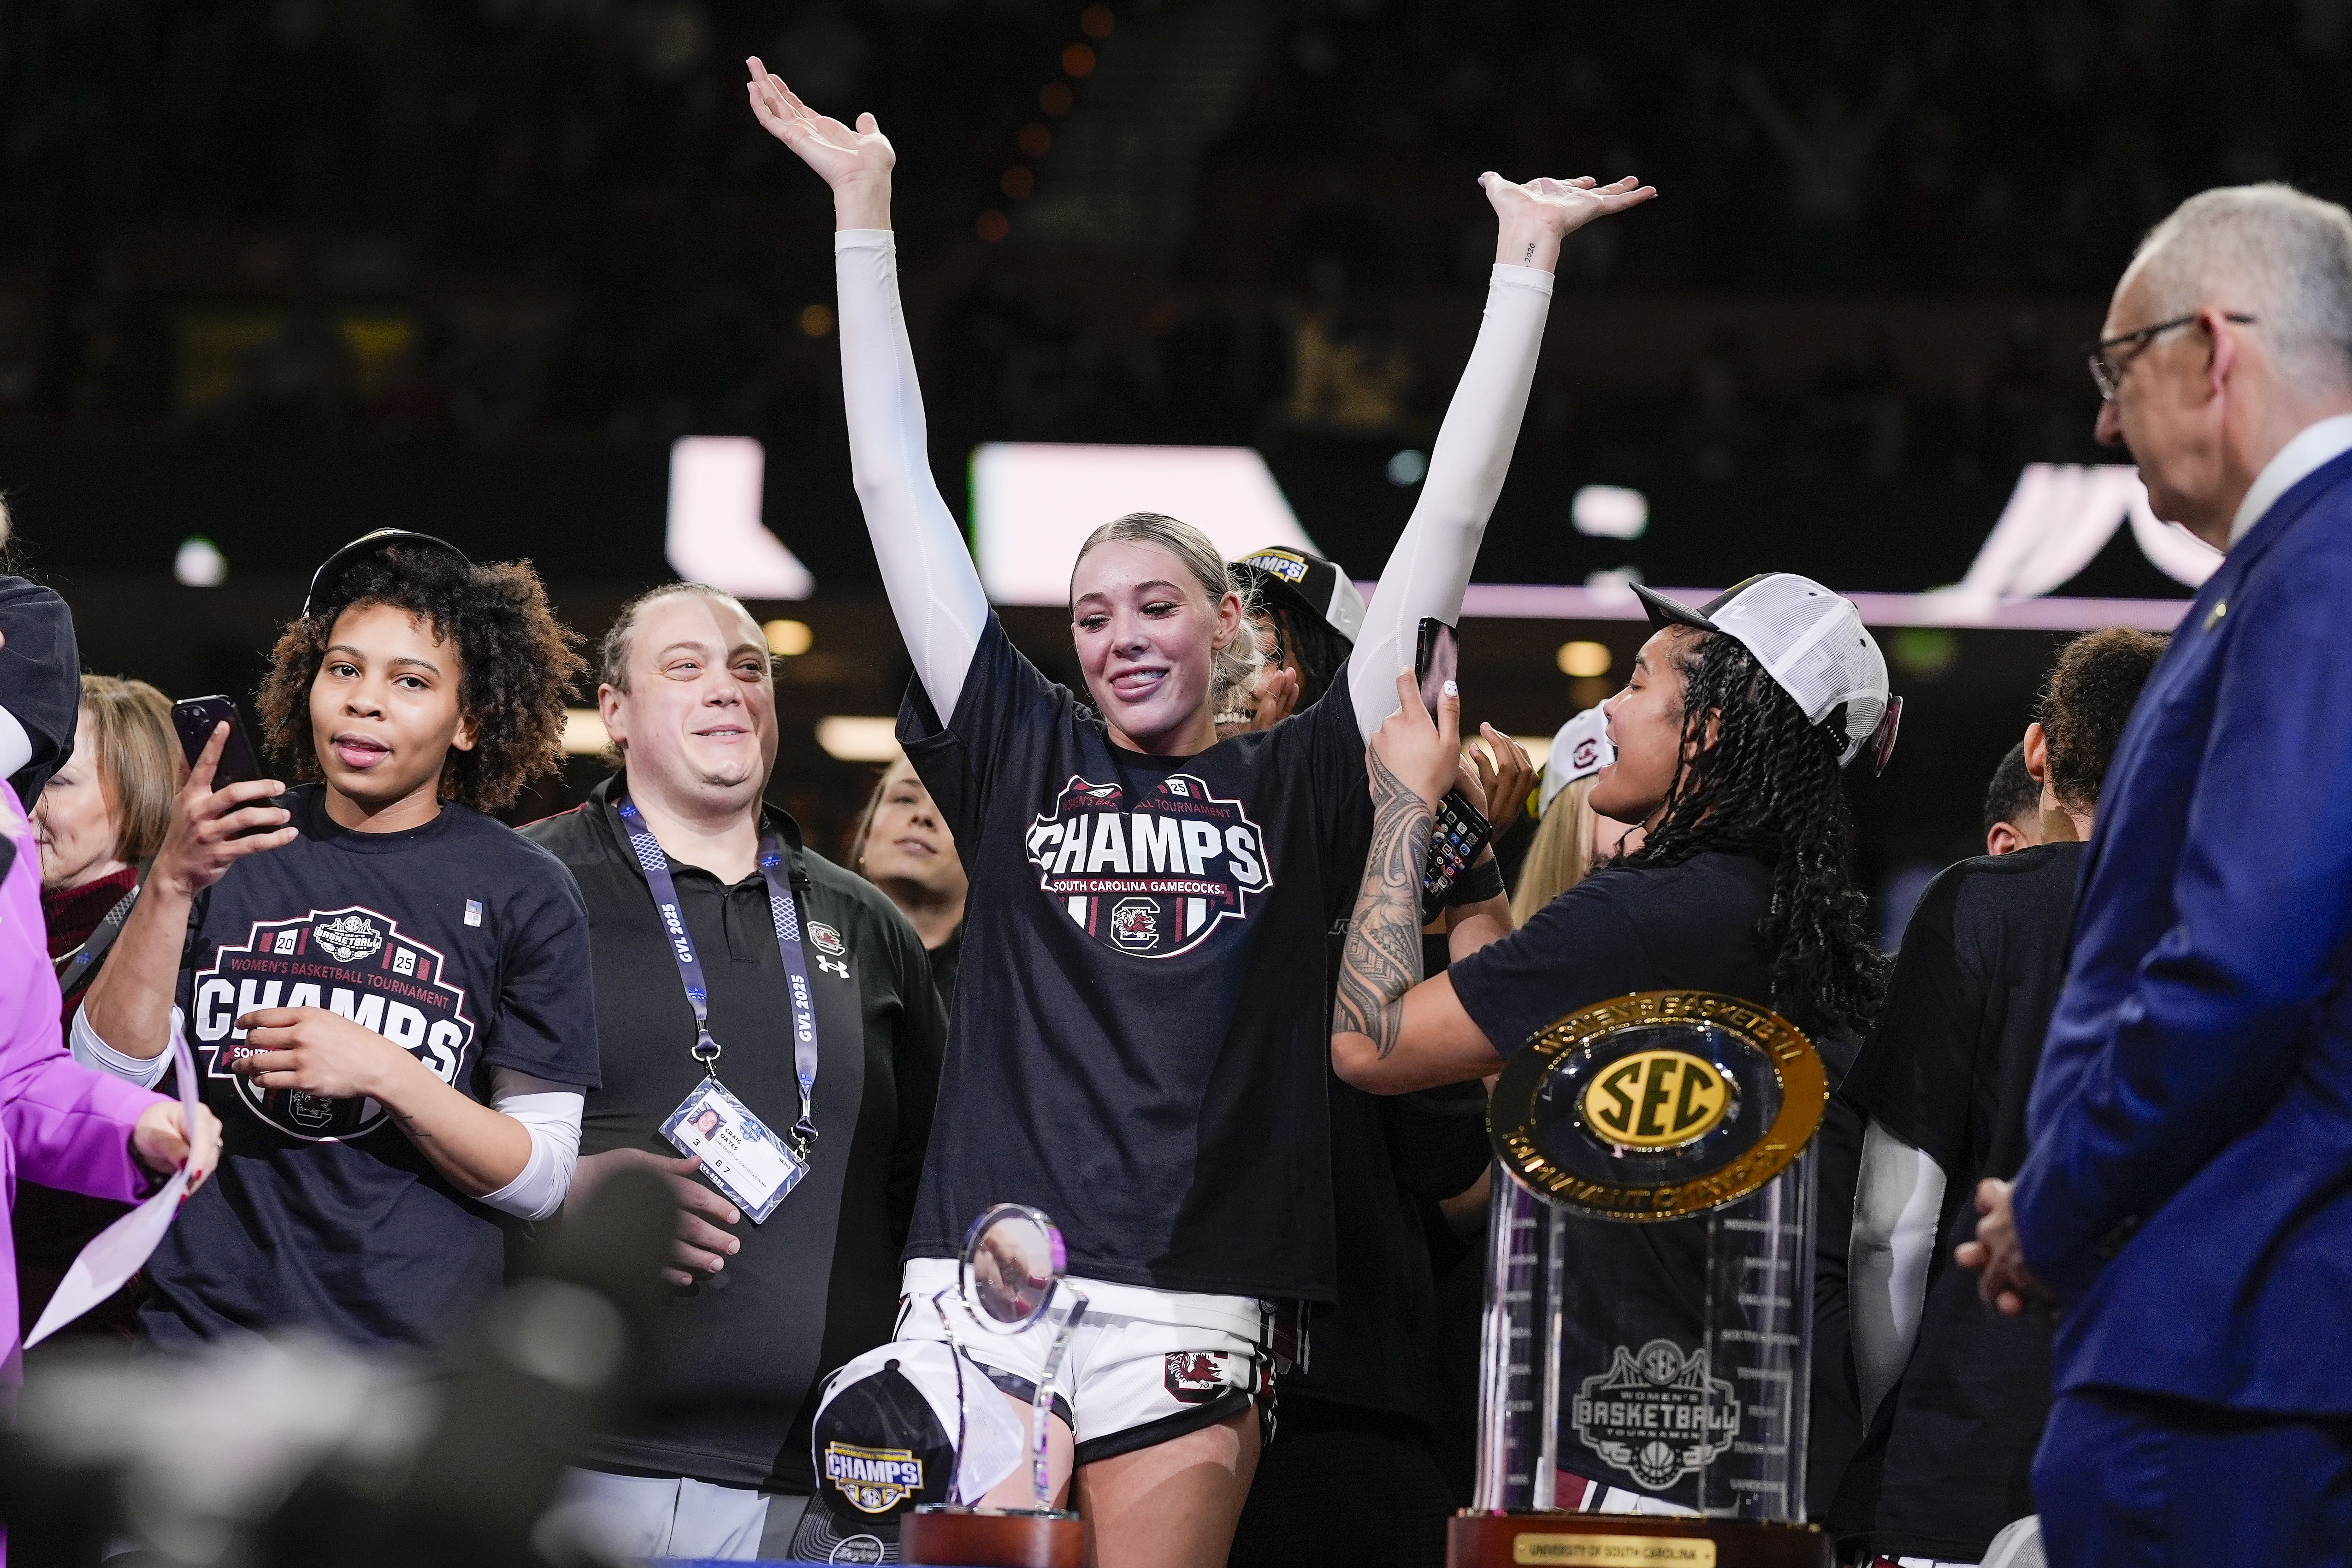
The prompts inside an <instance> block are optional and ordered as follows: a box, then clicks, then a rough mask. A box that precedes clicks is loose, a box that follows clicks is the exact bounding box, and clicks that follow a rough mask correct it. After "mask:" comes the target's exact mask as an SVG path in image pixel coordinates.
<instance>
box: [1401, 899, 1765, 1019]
mask: <svg viewBox="0 0 2352 1568" xmlns="http://www.w3.org/2000/svg"><path fill="white" fill-rule="evenodd" d="M1771 902H1772V868H1771V867H1770V866H1769V865H1767V864H1766V863H1765V862H1763V861H1761V860H1759V859H1757V858H1756V857H1754V856H1752V855H1742V854H1725V853H1720V852H1708V853H1706V854H1697V855H1693V856H1692V857H1691V858H1690V859H1688V860H1686V861H1684V862H1682V863H1680V864H1679V865H1671V866H1633V865H1605V866H1602V867H1601V869H1600V870H1599V871H1596V872H1594V873H1592V874H1591V876H1588V877H1586V878H1585V879H1584V880H1583V881H1582V882H1580V883H1577V884H1576V885H1575V886H1574V887H1571V888H1570V889H1569V890H1568V891H1567V892H1566V893H1563V894H1560V895H1559V897H1558V898H1555V899H1553V900H1552V901H1551V902H1550V903H1549V904H1545V905H1544V906H1543V907H1542V908H1541V909H1538V910H1537V911H1536V914H1535V918H1534V919H1532V920H1530V921H1528V923H1527V925H1524V926H1522V927H1520V928H1519V929H1518V930H1517V931H1514V932H1512V933H1511V934H1510V935H1509V936H1506V937H1504V938H1503V939H1502V940H1500V941H1498V942H1490V943H1488V944H1487V945H1486V946H1484V947H1481V948H1480V949H1478V951H1476V952H1475V953H1473V954H1471V955H1470V956H1468V957H1466V958H1463V959H1460V960H1458V961H1456V962H1455V963H1454V965H1453V966H1452V967H1450V968H1448V969H1447V970H1446V973H1447V974H1449V975H1451V976H1452V977H1454V995H1455V996H1456V997H1458V998H1461V1001H1462V1008H1463V1010H1464V1011H1465V1012H1467V1013H1468V1014H1469V1015H1470V1019H1471V1021H1472V1022H1473V1023H1475V1024H1476V1025H1477V1026H1478V1028H1479V1030H1480V1031H1481V1032H1483V1033H1484V1034H1485V1035H1486V1039H1487V1040H1488V1041H1489V1042H1490V1043H1492V1044H1493V1046H1494V1047H1495V1049H1496V1051H1499V1052H1501V1053H1502V1054H1503V1055H1505V1056H1508V1055H1510V1054H1511V1053H1512V1052H1514V1051H1517V1050H1518V1049H1519V1047H1521V1046H1522V1045H1525V1044H1526V1043H1527V1042H1528V1037H1530V1036H1531V1035H1533V1034H1535V1033H1536V1032H1537V1031H1538V1030H1542V1029H1543V1028H1545V1027H1546V1026H1548V1025H1549V1024H1551V1023H1553V1022H1555V1021H1556V1020H1558V1019H1561V1018H1564V1017H1566V1016H1567V1015H1568V1014H1570V1013H1572V1012H1574V1011H1575V1010H1576V1009H1579V1008H1581V1007H1589V1006H1591V1004H1592V1003H1594V1002H1601V1001H1607V1000H1608V999H1609V998H1612V997H1622V996H1625V995H1628V994H1629V993H1632V992H1634V991H1661V990H1691V991H1720V992H1722V993H1723V994H1724V995H1726V996H1732V997H1739V998H1745V999H1746V1000H1748V1001H1754V1002H1766V1003H1769V999H1770V997H1771V990H1772V962H1771V957H1772V956H1771V955H1770V954H1769V953H1767V952H1766V951H1765V950H1764V941H1763V938H1762V937H1761V936H1759V934H1758V929H1757V928H1758V925H1759V922H1760V921H1761V920H1762V919H1763V916H1764V912H1765V910H1766V909H1767V908H1769V906H1770V904H1771Z"/></svg>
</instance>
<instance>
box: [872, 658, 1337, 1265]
mask: <svg viewBox="0 0 2352 1568" xmlns="http://www.w3.org/2000/svg"><path fill="white" fill-rule="evenodd" d="M898 734H899V738H900V739H901V740H902V741H904V742H905V743H906V747H907V755H908V758H910V759H911V760H912V761H913V763H914V765H915V768H916V770H917V771H918V772H919V773H920V774H921V775H922V779H923V783H924V785H925V786H926V787H927V788H928V789H929V790H930V792H931V799H932V800H934V801H936V802H937V803H938V805H939V807H940V810H941V811H942V812H944V813H945V814H946V817H947V821H948V824H949V826H950V829H951V830H952V831H953V832H954V833H955V839H956V848H957V851H958V852H959V853H961V856H962V857H963V862H964V869H965V872H966V873H967V874H968V875H969V876H970V878H971V894H970V896H969V897H968V899H967V900H966V902H965V905H964V907H965V909H966V911H967V914H966V916H965V921H964V928H963V962H962V966H961V974H960V975H959V977H958V980H957V986H956V995H955V1009H954V1012H953V1015H952V1018H951V1019H950V1025H949V1029H948V1051H947V1065H946V1071H945V1072H944V1074H943V1076H942V1078H941V1080H940V1097H939V1113H938V1115H937V1117H936V1119H935V1120H934V1122H933V1126H932V1134H933V1135H932V1138H931V1145H930V1153H929V1158H928V1160H927V1162H926V1164H925V1166H924V1171H923V1183H922V1188H921V1192H920V1195H919V1197H918V1199H917V1202H916V1207H915V1219H914V1228H913V1231H912V1234H911V1235H910V1236H909V1238H908V1255H909V1256H911V1257H918V1258H942V1257H951V1256H953V1255H954V1254H955V1252H956V1250H957V1249H958V1248H959V1247H960V1246H961V1242H962V1239H963V1234H964V1229H965V1228H966V1227H967V1226H969V1225H970V1224H971V1221H972V1219H973V1218H975V1217H977V1216H978V1215H979V1214H980V1212H981V1211H982V1209H984V1208H986V1207H988V1206H989V1205H991V1204H992V1203H1000V1202H1013V1203H1026V1204H1033V1205H1034V1206H1035V1207H1039V1208H1042V1209H1044V1210H1045V1212H1046V1213H1047V1214H1048V1215H1050V1216H1052V1217H1053V1218H1054V1220H1055V1223H1056V1224H1057V1225H1059V1226H1060V1227H1061V1228H1062V1231H1063V1233H1064V1235H1065V1236H1066V1239H1068V1242H1069V1249H1070V1260H1069V1266H1070V1270H1071V1272H1073V1273H1075V1274H1080V1275H1085V1276H1089V1277H1091V1278H1094V1279H1098V1280H1108V1281H1115V1282H1118V1283H1122V1284H1131V1285H1148V1286H1153V1287H1157V1288H1159V1289H1161V1290H1170V1291H1207V1292H1213V1293H1217V1294H1229V1295H1243V1296H1258V1297H1267V1298H1277V1297H1307V1298H1310V1299H1314V1300H1318V1301H1329V1300H1331V1299H1332V1296H1333V1288H1334V1281H1333V1273H1334V1265H1333V1262H1332V1240H1331V1185H1330V1183H1331V1176H1330V1155H1329V1147H1328V1138H1329V1134H1328V1110H1327V1107H1326V1104H1325V1096H1326V1091H1325V1087H1324V1083H1325V1080H1326V1079H1327V1077H1328V1075H1329V1071H1330V1070H1329V1061H1330V1049H1331V1043H1330V1042H1331V1019H1330V1013H1329V1009H1328V1004H1327V995H1328V993H1327V990H1326V978H1325V975H1324V933H1325V932H1326V931H1327V930H1328V929H1329V927H1330V925H1331V922H1332V921H1333V919H1335V918H1336V917H1338V916H1339V915H1343V914H1345V913H1346V911H1347V909H1348V907H1349V905H1351V904H1353V903H1354V901H1355V897H1356V890H1357V883H1358V879H1359V878H1360V876H1361V874H1362V870H1363V857H1364V852H1365V849H1366V846H1367V844H1368V843H1369V842H1370V834H1371V802H1370V792H1369V790H1368V789H1367V788H1366V784H1365V778H1364V745H1363V739H1362V737H1361V736H1360V735H1359V734H1358V733H1357V729H1356V715H1355V709H1354V706H1353V705H1352V704H1351V703H1350V701H1349V696H1348V692H1347V684H1346V682H1345V681H1344V680H1342V681H1339V682H1336V683H1335V684H1334V685H1333V686H1332V689H1331V692H1330V695H1328V696H1326V697H1325V698H1324V699H1323V700H1322V701H1321V702H1319V703H1317V704H1316V705H1315V706H1313V707H1311V708H1309V709H1307V712H1305V713H1303V714H1300V715H1297V716H1294V717H1292V718H1289V719H1286V720H1285V721H1284V722H1282V723H1281V724H1278V725H1276V727H1274V728H1272V729H1270V730H1266V731H1264V732H1262V733H1258V734H1253V735H1244V736H1236V737H1233V738H1232V739H1229V740H1223V741H1220V742H1218V743H1217V744H1216V745H1215V746H1213V747H1210V748H1209V749H1208V750H1206V751H1204V752H1202V753H1201V754H1200V755H1199V756H1197V757H1187V758H1157V757H1148V756H1145V755H1143V754H1141V753H1139V752H1134V751H1129V750H1126V749H1124V748H1123V747H1117V746H1114V745H1112V744H1111V741H1110V738H1109V736H1108V731H1107V730H1106V728H1105V727H1104V725H1103V723H1102V721H1101V720H1100V719H1099V718H1098V717H1097V716H1095V715H1094V714H1093V713H1092V712H1091V711H1090V710H1089V709H1087V708H1086V707H1085V706H1082V705H1081V703H1080V702H1079V699H1078V698H1077V696H1076V695H1075V694H1073V693H1072V692H1071V691H1070V690H1069V689H1068V688H1066V687H1064V686H1060V685H1055V684H1054V683H1053V682H1051V681H1048V680H1047V679H1046V678H1045V676H1044V675H1043V674H1039V673H1038V671H1037V669H1036V667H1035V666H1034V665H1033V664H1030V663H1029V661H1028V660H1027V659H1025V658H1024V657H1023V656H1022V655H1021V653H1019V651H1018V650H1016V649H1015V648H1014V647H1013V644H1012V643H1011V642H1010V641H1008V640H1007V638H1006V637H1005V634H1004V629H1003V626H1002V624H1000V623H999V622H998V621H997V620H996V618H995V617H994V616H991V617H990V618H989V622H988V625H987V627H986V629H985V630H984V631H983V632H982V634H981V640H980V646H979V649H978V651H977V652H976V653H974V655H973V658H972V664H971V673H970V674H967V675H966V676H965V677H964V685H963V692H962V695H961V698H960V700H959V702H958V704H957V706H956V711H955V713H954V715H953V716H952V718H951V719H950V722H949V723H948V724H947V725H946V726H944V727H942V726H941V725H940V722H939V718H938V716H937V715H936V713H935V712H934V711H933V710H932V707H931V705H930V702H929V697H928V696H927V695H926V694H925V693H924V692H923V690H922V688H921V685H920V682H919V681H918V682H917V683H916V684H915V685H914V686H913V687H911V688H910V690H909V692H908V698H907V702H906V706H904V708H903V709H902V710H901V711H900V714H899V719H898Z"/></svg>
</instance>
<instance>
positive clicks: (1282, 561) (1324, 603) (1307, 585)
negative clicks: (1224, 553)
mask: <svg viewBox="0 0 2352 1568" xmlns="http://www.w3.org/2000/svg"><path fill="white" fill-rule="evenodd" d="M1233 570H1234V571H1235V572H1237V573H1240V574H1241V575H1242V577H1243V579H1244V580H1245V581H1247V582H1248V583H1249V584H1250V585H1251V586H1253V587H1255V589H1256V590H1257V591H1258V592H1259V593H1260V594H1261V595H1264V596H1267V597H1271V598H1275V599H1280V600H1282V601H1286V603H1288V604H1289V605H1290V606H1291V607H1292V608H1293V609H1296V610H1297V611H1300V612H1303V613H1305V614H1307V615H1308V616H1310V617H1311V618H1313V619H1315V620H1317V621H1320V622H1323V623H1324V624H1326V625H1328V626H1329V627H1330V628H1331V630H1333V631H1334V632H1338V633H1339V635H1340V636H1342V637H1345V638H1346V639H1347V640H1348V643H1349V646H1350V647H1352V646H1354V644H1355V641H1356V634H1357V633H1358V632H1361V631H1362V630H1363V629H1364V596H1363V595H1362V594H1361V593H1359V592H1358V591H1356V584H1355V582H1354V580H1351V579H1350V578H1349V576H1348V574H1347V573H1346V572H1344V571H1341V570H1339V567H1338V565H1337V564H1335V563H1334V562H1331V561H1328V560H1325V559H1323V558H1322V557H1321V556H1319V555H1308V554H1307V552H1306V551H1305V550H1300V549H1291V548H1290V547H1289V546H1288V545H1268V546H1266V547H1265V549H1255V550H1252V551H1250V553H1249V554H1247V555H1245V556H1244V557H1242V558H1241V559H1239V560H1237V561H1235V562H1234V565H1233Z"/></svg>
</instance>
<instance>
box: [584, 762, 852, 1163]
mask: <svg viewBox="0 0 2352 1568" xmlns="http://www.w3.org/2000/svg"><path fill="white" fill-rule="evenodd" d="M620 812H621V826H622V827H623V829H624V830H625V831H626V833H627V835H628V840H629V848H630V849H632V850H634V851H635V852H636V856H637V865H638V868H639V869H640V870H642V871H643V872H644V873H646V883H647V885H649V886H650V887H652V889H653V893H654V907H655V908H656V909H658V910H660V911H661V920H662V929H663V931H664V932H665V933H667V936H668V937H669V951H670V956H671V957H673V958H675V959H677V977H678V979H679V980H680V981H681V982H682V983H683V984H684V985H685V987H686V1000H687V1005H688V1006H689V1007H691V1008H693V1009H694V1045H693V1047H692V1054H693V1057H694V1059H695V1060H696V1061H699V1062H700V1063H702V1066H703V1071H706V1072H710V1073H712V1075H713V1076H716V1071H715V1068H716V1064H717V1062H718V1061H719V1042H718V1041H717V1040H713V1039H711V1038H710V992H709V988H708V987H706V986H705V985H704V984H703V982H702V959H701V958H700V957H699V956H697V954H696V953H695V951H694V938H693V937H692V936H688V934H687V929H686V913H685V911H684V910H682V909H681V908H679V907H678V902H677V883H675V882H674V881H672V880H671V878H670V874H669V857H668V856H667V855H666V854H664V853H663V852H662V847H661V842H660V841H658V840H657V839H656V838H655V837H654V834H653V830H652V829H651V828H648V827H646V820H645V818H644V817H643V816H642V815H640V814H639V813H638V811H637V808H636V807H635V805H634V804H632V803H631V802H630V801H627V800H623V801H622V802H621V804H620ZM783 865H784V856H783V851H782V848H781V847H780V846H779V845H778V844H777V842H776V836H775V835H774V834H773V833H765V834H762V835H761V839H760V874H761V876H762V877H764V878H766V879H767V883H768V913H769V914H770V915H772V917H773V918H774V920H775V923H776V952H777V954H778V955H779V956H781V957H782V959H783V961H784V979H785V982H786V987H787V988H788V989H789V990H790V992H791V994H792V1004H793V1064H794V1066H795V1068H796V1069H797V1071H798V1074H799V1077H800V1081H801V1119H800V1120H799V1121H798V1122H796V1123H794V1124H793V1130H792V1134H791V1137H792V1141H793V1145H794V1147H795V1148H796V1150H797V1151H798V1152H799V1153H800V1155H802V1156H803V1158H805V1157H806V1156H807V1154H808V1146H809V1145H810V1144H811V1143H812V1142H813V1141H814V1139H815V1137H816V1003H815V1000H814V997H813V996H812V995H811V993H810V991H809V979H808V961H807V959H806V957H805V956H803V953H802V951H801V912H800V905H799V904H796V903H794V902H793V890H792V887H791V884H790V883H787V882H785V880H784V873H783Z"/></svg>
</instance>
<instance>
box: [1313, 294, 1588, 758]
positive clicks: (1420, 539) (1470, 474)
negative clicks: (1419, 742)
mask: <svg viewBox="0 0 2352 1568" xmlns="http://www.w3.org/2000/svg"><path fill="white" fill-rule="evenodd" d="M1550 313H1551V274H1550V273H1549V272H1546V271H1544V270H1543V269H1541V268H1540V267H1507V266H1504V265H1502V264H1500V263H1497V264H1496V267H1495V275H1494V281H1493V282H1491V283H1489V284H1488V285H1487V286H1486V319H1484V320H1483V321H1482V322H1480V324H1479V327H1478V342H1477V345H1476V346H1475V347H1474V348H1473V349H1472V350H1470V363H1469V364H1468V365H1467V366H1465V368H1464V369H1463V371H1462V382H1461V384H1460V385H1459V386H1457V387H1455V388H1454V402H1453V404H1452V406H1450V407H1449V408H1447V409H1446V411H1445V423H1444V424H1443V425H1441V426H1439V427H1438V432H1437V445H1436V447H1435V448H1434V449H1433V451H1432V452H1431V454H1430V458H1429V476H1428V477H1427V478H1426V479H1424V480H1423V481H1422V486H1421V499H1420V501H1419V502H1417V503H1416V504H1415V505H1414V507H1413V508H1412V521H1411V522H1408V523H1407V524H1405V526H1404V535H1403V537H1402V538H1399V539H1398V540H1397V545H1396V549H1394V550H1393V551H1391V553H1390V555H1389V564H1388V566H1387V568H1386V569H1385V570H1382V571H1381V581H1380V586H1379V588H1378V589H1376V590H1375V591H1373V593H1372V601H1371V603H1370V605H1368V606H1367V607H1366V608H1365V611H1364V629H1363V632H1362V634H1361V635H1360V636H1359V637H1358V638H1357V639H1356V651H1355V653H1353V654H1352V655H1350V656H1349V660H1348V695H1349V697H1351V698H1352V699H1353V700H1354V702H1355V705H1356V724H1357V727H1359V728H1360V729H1361V730H1362V731H1363V732H1364V739H1365V740H1366V741H1367V742H1369V741H1370V739H1371V738H1372V731H1374V730H1376V729H1378V728H1380V727H1381V720H1382V719H1384V718H1386V717H1388V716H1389V715H1391V714H1392V713H1394V712H1396V707H1397V700H1396V678H1397V674H1398V672H1399V671H1402V670H1406V669H1410V668H1412V658H1413V643H1414V641H1415V638H1416V635H1417V633H1418V632H1419V631H1420V628H1421V622H1422V620H1423V617H1433V618H1435V619H1437V620H1439V621H1445V622H1456V621H1459V620H1460V619H1461V618H1462V591H1463V590H1464V589H1465V588H1466V587H1468V586H1469V584H1470V568H1471V566H1472V564H1473V563H1474V562H1475V561H1476V560H1477V559H1478V541H1479V540H1480V539H1482V538H1485V537H1486V519H1487V517H1489V516H1491V515H1492V514H1493V512H1494V510H1495V497H1497V496H1499V495H1501V494H1502V493H1503V476H1504V475H1505V474H1507V473H1508V472H1509V471H1510V466H1511V449H1512V448H1513V447H1515V446H1517V444H1518V440H1519V421H1520V419H1521V417H1522V416H1523V415H1525V414H1526V413H1527V412H1528V387H1529V386H1530V385H1531V384H1532V383H1533V382H1534V381H1535V375H1536V357H1537V355H1538V353H1540V352H1541V351H1542V349H1543V333H1544V319H1545V318H1546V317H1547V316H1549V314H1550Z"/></svg>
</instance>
